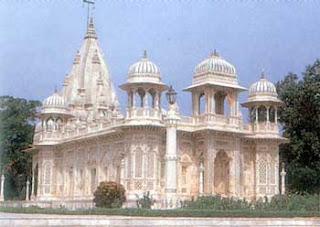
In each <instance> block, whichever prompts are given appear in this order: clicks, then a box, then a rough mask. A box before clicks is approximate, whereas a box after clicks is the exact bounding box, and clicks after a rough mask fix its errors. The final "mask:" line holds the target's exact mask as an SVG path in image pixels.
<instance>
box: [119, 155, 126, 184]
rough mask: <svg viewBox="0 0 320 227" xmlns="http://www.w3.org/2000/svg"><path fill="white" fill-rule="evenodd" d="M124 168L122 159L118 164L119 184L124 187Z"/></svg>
mask: <svg viewBox="0 0 320 227" xmlns="http://www.w3.org/2000/svg"><path fill="white" fill-rule="evenodd" d="M124 167H125V162H124V158H123V159H122V160H121V163H120V184H121V185H122V186H123V187H125V175H124V172H125V171H124Z"/></svg>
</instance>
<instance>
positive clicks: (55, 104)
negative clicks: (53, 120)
mask: <svg viewBox="0 0 320 227" xmlns="http://www.w3.org/2000/svg"><path fill="white" fill-rule="evenodd" d="M67 108H68V103H67V101H66V100H65V99H64V98H63V97H62V96H61V95H59V94H58V92H57V91H55V92H54V93H53V94H52V95H51V96H49V97H48V98H46V99H45V100H44V101H43V102H42V113H65V112H66V111H67Z"/></svg>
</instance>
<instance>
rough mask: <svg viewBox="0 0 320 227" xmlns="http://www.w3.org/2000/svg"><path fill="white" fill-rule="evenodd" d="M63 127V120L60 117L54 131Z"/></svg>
mask: <svg viewBox="0 0 320 227" xmlns="http://www.w3.org/2000/svg"><path fill="white" fill-rule="evenodd" d="M62 127H63V119H62V118H61V117H58V118H57V120H56V129H57V130H62Z"/></svg>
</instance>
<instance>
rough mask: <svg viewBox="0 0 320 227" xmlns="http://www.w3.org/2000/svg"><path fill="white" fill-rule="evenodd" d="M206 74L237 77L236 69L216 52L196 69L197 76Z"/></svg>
mask: <svg viewBox="0 0 320 227" xmlns="http://www.w3.org/2000/svg"><path fill="white" fill-rule="evenodd" d="M206 73H215V74H222V75H233V76H235V75H236V68H235V67H234V66H233V65H232V64H230V63H229V62H227V61H226V60H224V59H223V58H221V57H220V56H219V54H218V52H217V51H216V50H214V52H213V53H212V54H211V55H210V56H209V57H208V58H207V59H205V60H204V61H202V62H201V63H199V64H198V65H197V66H196V67H195V69H194V74H195V76H197V75H202V74H206Z"/></svg>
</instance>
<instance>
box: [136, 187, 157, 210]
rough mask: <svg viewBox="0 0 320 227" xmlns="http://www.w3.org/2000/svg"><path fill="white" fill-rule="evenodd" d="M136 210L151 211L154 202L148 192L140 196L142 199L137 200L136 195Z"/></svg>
mask: <svg viewBox="0 0 320 227" xmlns="http://www.w3.org/2000/svg"><path fill="white" fill-rule="evenodd" d="M137 197H138V199H137V208H142V209H151V206H152V205H153V203H154V201H153V200H152V198H151V196H150V192H149V191H148V192H145V193H143V195H142V198H139V196H138V195H137Z"/></svg>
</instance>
